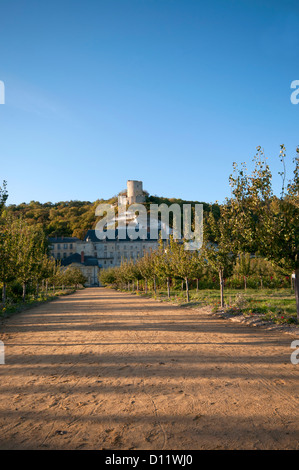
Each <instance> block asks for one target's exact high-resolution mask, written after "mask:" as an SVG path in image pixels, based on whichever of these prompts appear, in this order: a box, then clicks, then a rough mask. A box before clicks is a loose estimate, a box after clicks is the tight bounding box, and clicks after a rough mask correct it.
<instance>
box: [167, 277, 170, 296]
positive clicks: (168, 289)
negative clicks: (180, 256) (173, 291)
mask: <svg viewBox="0 0 299 470" xmlns="http://www.w3.org/2000/svg"><path fill="white" fill-rule="evenodd" d="M167 297H168V299H170V282H169V277H168V278H167Z"/></svg>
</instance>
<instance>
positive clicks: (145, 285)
mask: <svg viewBox="0 0 299 470" xmlns="http://www.w3.org/2000/svg"><path fill="white" fill-rule="evenodd" d="M144 293H145V294H147V279H145V281H144Z"/></svg>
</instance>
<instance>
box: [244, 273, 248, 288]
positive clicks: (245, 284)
mask: <svg viewBox="0 0 299 470" xmlns="http://www.w3.org/2000/svg"><path fill="white" fill-rule="evenodd" d="M244 289H245V290H246V289H247V277H246V276H244Z"/></svg>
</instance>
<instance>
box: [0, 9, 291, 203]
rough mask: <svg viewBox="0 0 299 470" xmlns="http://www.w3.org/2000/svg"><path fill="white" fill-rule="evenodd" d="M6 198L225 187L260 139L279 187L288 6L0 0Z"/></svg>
mask: <svg viewBox="0 0 299 470" xmlns="http://www.w3.org/2000/svg"><path fill="white" fill-rule="evenodd" d="M0 18H1V21H0V80H1V81H3V82H4V84H5V104H4V105H0V165H1V166H0V184H1V181H2V180H3V179H5V180H7V182H8V191H9V199H8V203H9V204H14V203H16V204H17V203H20V202H23V201H24V202H29V201H31V200H36V201H40V202H47V201H52V202H57V201H63V200H74V199H77V200H85V201H94V200H96V199H98V198H108V197H111V196H113V195H115V194H117V193H118V192H119V191H120V190H122V189H124V188H125V186H126V181H127V179H138V180H142V181H143V183H144V188H145V189H146V190H147V191H149V193H150V194H156V195H159V196H165V197H177V198H183V199H186V200H199V201H205V202H214V201H216V200H218V201H220V202H221V201H223V200H224V198H225V197H226V196H229V195H230V188H229V184H228V177H229V175H230V173H231V171H232V163H233V162H234V161H236V162H238V163H240V162H244V161H246V162H247V163H248V164H249V167H250V168H251V162H252V158H253V156H254V154H255V152H256V147H257V146H258V145H261V146H262V147H263V148H264V151H265V154H266V156H267V157H268V158H269V163H270V165H271V168H272V170H273V173H274V174H275V178H274V180H275V185H276V186H275V188H276V189H277V191H278V192H279V191H280V177H279V175H277V172H278V171H280V169H281V168H280V164H279V158H278V155H279V150H280V148H279V145H280V144H282V143H284V144H285V146H286V149H287V169H288V176H291V167H292V165H291V161H292V158H293V156H294V155H295V149H296V146H297V145H298V144H299V105H294V104H292V103H291V101H290V95H291V92H292V90H291V88H290V84H291V82H292V81H293V80H299V2H298V0H295V1H288V0H284V1H275V0H272V1H270V0H269V1H265V0H259V1H255V0H243V1H242V0H238V1H232V0H222V1H220V0H218V1H217V0H209V1H207V0H205V1H201V0H84V1H83V0H59V1H57V0H51V1H41V0H36V1H33V0H22V1H20V0H19V1H17V0H0Z"/></svg>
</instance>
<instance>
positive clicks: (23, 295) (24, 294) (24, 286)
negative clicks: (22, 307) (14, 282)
mask: <svg viewBox="0 0 299 470" xmlns="http://www.w3.org/2000/svg"><path fill="white" fill-rule="evenodd" d="M25 297H26V282H23V294H22V301H23V302H25Z"/></svg>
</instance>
